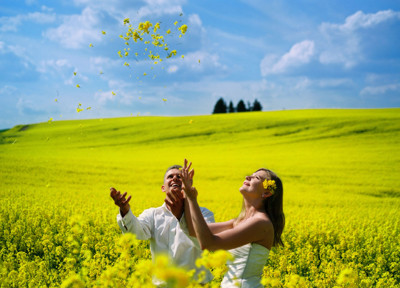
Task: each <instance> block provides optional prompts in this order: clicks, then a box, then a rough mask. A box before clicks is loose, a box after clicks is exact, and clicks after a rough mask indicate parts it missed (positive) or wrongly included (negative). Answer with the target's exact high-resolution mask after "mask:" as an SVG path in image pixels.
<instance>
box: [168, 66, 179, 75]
mask: <svg viewBox="0 0 400 288" xmlns="http://www.w3.org/2000/svg"><path fill="white" fill-rule="evenodd" d="M178 70H179V68H178V66H176V65H171V66H169V67H168V69H167V72H168V73H170V74H172V73H176V72H177V71H178Z"/></svg>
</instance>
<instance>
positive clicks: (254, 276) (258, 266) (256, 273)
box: [221, 243, 269, 288]
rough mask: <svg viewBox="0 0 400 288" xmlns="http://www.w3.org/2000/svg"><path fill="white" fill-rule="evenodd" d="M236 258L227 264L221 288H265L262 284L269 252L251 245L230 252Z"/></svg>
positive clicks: (258, 246) (259, 246)
mask: <svg viewBox="0 0 400 288" xmlns="http://www.w3.org/2000/svg"><path fill="white" fill-rule="evenodd" d="M229 252H230V253H231V254H232V255H233V257H234V258H235V259H234V260H233V261H229V262H228V263H227V266H228V272H226V274H225V276H224V278H223V279H222V282H221V287H224V288H226V287H242V288H245V287H249V288H255V287H263V286H262V285H261V283H260V281H261V276H262V274H263V269H264V265H265V263H266V262H267V259H268V255H269V250H268V249H267V248H265V247H264V246H262V245H260V244H256V243H249V244H246V245H243V246H240V247H238V248H235V249H232V250H229Z"/></svg>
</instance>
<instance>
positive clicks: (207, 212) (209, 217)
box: [200, 207, 215, 223]
mask: <svg viewBox="0 0 400 288" xmlns="http://www.w3.org/2000/svg"><path fill="white" fill-rule="evenodd" d="M200 210H201V214H203V217H204V220H206V222H207V223H215V219H214V213H213V212H211V211H210V210H208V209H207V208H204V207H200Z"/></svg>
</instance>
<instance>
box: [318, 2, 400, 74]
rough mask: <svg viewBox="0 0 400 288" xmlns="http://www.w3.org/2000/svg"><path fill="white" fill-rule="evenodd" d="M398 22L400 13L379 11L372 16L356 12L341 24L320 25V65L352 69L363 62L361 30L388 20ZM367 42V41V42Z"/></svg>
mask: <svg viewBox="0 0 400 288" xmlns="http://www.w3.org/2000/svg"><path fill="white" fill-rule="evenodd" d="M393 19H394V20H399V19H400V12H395V11H392V10H386V11H379V12H377V13H374V14H364V13H363V12H362V11H358V12H356V13H354V14H353V15H350V16H349V17H347V18H346V20H345V22H344V23H343V24H335V23H322V24H321V25H320V31H321V33H322V36H323V40H322V41H321V51H322V52H321V54H320V57H319V60H320V62H321V63H322V64H342V65H344V67H345V68H352V67H354V66H355V65H357V64H358V63H359V62H361V61H363V59H364V58H363V53H362V51H363V47H362V45H361V43H362V39H363V38H362V34H361V33H359V31H360V30H361V29H363V30H365V29H371V28H373V27H374V26H377V25H379V24H381V23H384V22H387V21H390V20H393ZM367 42H368V41H367Z"/></svg>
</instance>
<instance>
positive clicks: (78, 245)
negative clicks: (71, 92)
mask: <svg viewBox="0 0 400 288" xmlns="http://www.w3.org/2000/svg"><path fill="white" fill-rule="evenodd" d="M399 132H400V109H376V110H375V109H374V110H300V111H279V112H252V113H236V114H226V115H210V116H190V117H189V116H188V117H130V118H117V119H95V120H82V121H61V122H50V123H41V124H32V125H21V126H17V127H14V128H12V129H10V130H7V131H3V132H1V133H0V163H1V165H0V204H1V208H0V217H1V218H0V220H1V224H0V225H1V227H0V249H1V255H0V256H1V258H0V261H1V262H0V265H1V270H0V273H1V275H0V277H1V279H0V282H3V283H6V284H7V285H8V284H9V285H14V284H15V283H19V284H21V283H31V284H32V283H33V284H38V283H39V284H40V283H41V284H42V285H51V283H53V284H54V285H56V286H57V285H59V284H60V283H62V282H63V281H64V280H65V279H66V278H68V276H70V274H71V271H80V269H81V268H82V266H83V265H82V263H83V261H84V260H82V259H86V258H84V257H83V256H82V258H79V257H78V258H77V256H76V255H77V254H79V252H82V251H83V250H84V249H86V250H87V251H90V253H91V257H90V259H89V260H87V261H89V262H90V263H89V262H88V263H89V264H90V265H93V266H90V267H92V268H91V269H89V270H91V272H90V273H91V274H90V275H86V276H87V279H86V280H85V281H86V282H85V283H86V284H87V285H88V283H98V281H99V280H98V279H101V277H105V276H104V275H102V273H103V271H104V270H105V269H106V268H107V267H109V266H112V265H113V263H114V262H115V261H116V259H117V258H118V255H119V254H118V253H117V252H115V251H114V250H115V245H116V244H115V243H116V242H117V241H118V238H119V236H120V232H119V228H118V227H117V224H116V221H115V217H116V213H117V207H116V206H114V203H113V201H112V200H111V198H110V197H109V187H111V186H114V187H116V188H117V189H119V190H121V191H128V193H130V194H131V195H132V196H133V197H132V200H131V206H132V208H133V212H134V214H136V215H138V214H139V213H140V212H141V211H143V209H146V208H148V207H151V206H159V205H161V204H162V203H163V199H164V195H163V193H162V192H161V189H160V187H161V185H162V180H163V174H164V172H165V169H166V168H167V167H168V166H170V165H172V164H181V163H183V159H184V158H188V159H189V160H190V161H192V162H193V166H194V168H195V171H196V173H195V179H194V181H195V186H196V188H197V189H198V191H199V202H200V204H201V205H202V206H205V207H207V208H209V209H210V210H212V211H213V212H214V214H215V218H216V220H217V221H223V220H227V219H230V218H233V217H235V216H237V215H238V213H239V212H240V208H241V195H240V193H239V191H238V188H239V187H240V186H241V184H242V183H243V180H244V177H245V176H246V175H248V174H251V173H253V172H254V171H255V170H257V169H258V168H260V167H265V168H269V169H271V170H273V171H275V172H276V173H277V174H278V175H279V176H280V177H281V179H282V181H283V184H284V211H285V215H286V219H287V222H286V223H287V225H286V228H285V231H284V237H283V239H284V242H285V244H286V246H285V247H284V248H279V249H277V250H273V251H272V253H271V257H270V259H269V260H268V263H267V265H266V267H265V271H264V284H265V285H267V286H268V285H269V286H273V285H275V284H276V285H277V287H279V285H289V284H288V283H294V282H296V281H297V283H300V282H301V283H303V284H304V285H306V286H310V287H311V286H318V287H321V286H324V287H333V286H334V285H339V286H343V287H344V286H345V285H346V283H353V284H354V285H357V286H361V287H374V286H380V287H388V286H391V285H393V286H396V285H400V276H399V275H400V264H399V263H400V250H399V247H400V245H399V244H400V241H399V234H400V233H399V232H400V227H399V224H400V220H399V219H400V211H399V209H398V207H399V204H400V185H399V182H398V181H399V179H400V172H399V167H400V152H399V148H398V147H399V146H400V133H399ZM76 219H78V220H76ZM76 223H79V225H78V226H79V227H81V229H82V230H79V231H80V232H79V231H78V232H79V233H80V234H79V233H78V234H76V233H75V232H76V231H75V230H71V229H74V227H76V225H77V224H76ZM74 225H75V226H74ZM74 233H75V234H74ZM71 235H75V236H76V235H78V236H79V237H78V236H76V239H75V240H74V239H68V237H69V238H71ZM78 238H79V239H80V240H79V239H78ZM71 243H72V244H71ZM84 245H85V246H84ZM142 245H143V247H144V251H145V253H144V254H143V257H145V258H146V257H147V258H148V257H149V252H148V249H147V246H146V245H147V244H146V243H142ZM82 246H84V247H85V248H82ZM74 249H75V250H74ZM81 254H82V253H81ZM74 255H75V256H74ZM68 259H75V260H74V261H75V262H74V261H72V260H68ZM81 260H82V263H80V261H81ZM72 262H73V263H72ZM89 264H88V265H89ZM85 265H86V264H85ZM88 273H89V272H88ZM10 275H11V276H13V277H14V278H15V277H16V278H15V279H18V281H20V282H15V283H14V282H12V283H11V282H4V281H11V280H5V279H9V276H10ZM18 275H19V276H18ZM298 276H300V277H302V278H298ZM96 279H97V280H96ZM16 281H17V280H16ZM21 281H22V282H21ZM35 281H36V282H35ZM96 281H97V282H96ZM15 285H16V284H15ZM91 285H95V284H91Z"/></svg>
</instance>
